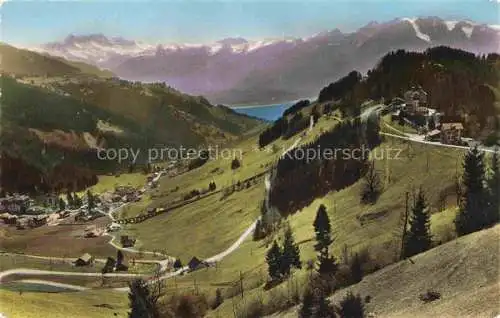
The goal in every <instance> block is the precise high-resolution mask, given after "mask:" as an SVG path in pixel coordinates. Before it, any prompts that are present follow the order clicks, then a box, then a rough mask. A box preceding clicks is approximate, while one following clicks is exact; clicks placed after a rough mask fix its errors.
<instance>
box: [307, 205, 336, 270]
mask: <svg viewBox="0 0 500 318" xmlns="http://www.w3.org/2000/svg"><path fill="white" fill-rule="evenodd" d="M313 225H314V232H315V233H316V244H315V245H314V249H315V250H316V251H317V252H318V261H319V266H318V272H319V273H320V274H334V273H335V271H336V270H337V264H336V261H335V258H334V257H333V256H330V254H329V252H328V249H329V247H330V244H332V243H333V239H332V237H331V225H330V219H329V218H328V214H327V212H326V207H325V206H324V205H323V204H322V205H320V207H319V208H318V212H317V213H316V219H315V220H314V223H313Z"/></svg>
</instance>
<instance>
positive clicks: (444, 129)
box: [441, 122, 464, 145]
mask: <svg viewBox="0 0 500 318" xmlns="http://www.w3.org/2000/svg"><path fill="white" fill-rule="evenodd" d="M463 131H464V126H463V125H462V123H459V122H454V123H443V124H441V143H443V144H455V145H456V144H460V143H461V141H462V135H463Z"/></svg>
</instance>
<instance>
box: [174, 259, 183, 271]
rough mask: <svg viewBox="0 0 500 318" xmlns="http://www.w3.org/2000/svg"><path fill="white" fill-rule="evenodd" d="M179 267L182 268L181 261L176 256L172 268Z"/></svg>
mask: <svg viewBox="0 0 500 318" xmlns="http://www.w3.org/2000/svg"><path fill="white" fill-rule="evenodd" d="M179 268H182V262H181V260H180V259H179V258H176V259H175V262H174V269H179Z"/></svg>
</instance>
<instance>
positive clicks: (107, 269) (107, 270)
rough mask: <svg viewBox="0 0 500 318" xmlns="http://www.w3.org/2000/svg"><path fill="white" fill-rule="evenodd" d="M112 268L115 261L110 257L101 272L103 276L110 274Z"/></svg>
mask: <svg viewBox="0 0 500 318" xmlns="http://www.w3.org/2000/svg"><path fill="white" fill-rule="evenodd" d="M114 267H115V260H114V259H113V258H112V257H108V258H107V259H106V263H105V264H104V267H103V268H102V270H101V272H102V273H103V274H106V273H111V272H112V271H113V268H114Z"/></svg>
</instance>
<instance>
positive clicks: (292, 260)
mask: <svg viewBox="0 0 500 318" xmlns="http://www.w3.org/2000/svg"><path fill="white" fill-rule="evenodd" d="M280 263H281V274H282V275H284V276H288V275H289V274H290V269H291V268H292V267H294V268H298V269H301V268H302V264H301V262H300V250H299V247H298V245H297V244H296V243H295V240H294V238H293V233H292V229H291V228H290V226H289V225H288V226H287V227H286V229H285V236H284V239H283V253H282V255H281V261H280Z"/></svg>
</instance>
